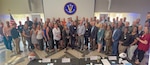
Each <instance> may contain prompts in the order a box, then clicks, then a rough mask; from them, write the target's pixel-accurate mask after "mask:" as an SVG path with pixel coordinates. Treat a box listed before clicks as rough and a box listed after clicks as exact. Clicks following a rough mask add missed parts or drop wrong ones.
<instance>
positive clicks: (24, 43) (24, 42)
mask: <svg viewBox="0 0 150 65" xmlns="http://www.w3.org/2000/svg"><path fill="white" fill-rule="evenodd" d="M20 35H21V40H22V42H23V45H24V47H25V46H26V40H25V37H24V36H23V33H20Z"/></svg>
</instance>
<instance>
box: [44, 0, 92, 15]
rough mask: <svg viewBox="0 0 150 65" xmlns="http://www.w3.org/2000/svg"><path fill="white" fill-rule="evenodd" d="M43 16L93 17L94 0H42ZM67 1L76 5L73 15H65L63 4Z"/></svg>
mask: <svg viewBox="0 0 150 65" xmlns="http://www.w3.org/2000/svg"><path fill="white" fill-rule="evenodd" d="M43 1H44V14H45V18H53V17H55V18H58V17H60V18H68V17H72V18H75V16H77V15H78V16H79V17H88V18H90V17H93V16H94V3H95V0H43ZM67 2H73V3H75V4H76V6H77V11H76V13H75V14H74V15H67V14H66V13H65V12H64V5H65V4H66V3H67Z"/></svg>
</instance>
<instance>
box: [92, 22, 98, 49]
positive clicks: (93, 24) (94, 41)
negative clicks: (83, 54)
mask: <svg viewBox="0 0 150 65" xmlns="http://www.w3.org/2000/svg"><path fill="white" fill-rule="evenodd" d="M97 31H98V28H97V27H96V26H95V21H92V22H91V33H90V43H91V50H95V49H96V47H97V46H96V39H97Z"/></svg>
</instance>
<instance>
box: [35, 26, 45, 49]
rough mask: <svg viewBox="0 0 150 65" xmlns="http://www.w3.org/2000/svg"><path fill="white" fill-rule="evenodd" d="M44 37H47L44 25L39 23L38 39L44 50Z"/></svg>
mask: <svg viewBox="0 0 150 65" xmlns="http://www.w3.org/2000/svg"><path fill="white" fill-rule="evenodd" d="M43 38H45V39H46V37H45V36H44V31H43V30H42V26H40V25H38V26H37V31H36V39H37V40H38V43H39V46H40V50H44V43H43Z"/></svg>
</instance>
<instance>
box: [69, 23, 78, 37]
mask: <svg viewBox="0 0 150 65" xmlns="http://www.w3.org/2000/svg"><path fill="white" fill-rule="evenodd" d="M69 31H70V35H71V36H72V35H76V33H77V27H76V26H73V25H71V26H70V27H69Z"/></svg>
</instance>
